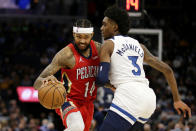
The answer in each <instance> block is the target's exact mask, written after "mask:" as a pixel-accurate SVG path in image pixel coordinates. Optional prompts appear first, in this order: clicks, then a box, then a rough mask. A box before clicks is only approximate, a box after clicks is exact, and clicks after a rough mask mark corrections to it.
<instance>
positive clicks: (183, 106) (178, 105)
mask: <svg viewBox="0 0 196 131" xmlns="http://www.w3.org/2000/svg"><path fill="white" fill-rule="evenodd" d="M174 108H175V109H176V110H177V112H178V114H179V115H181V111H182V112H183V114H184V115H183V116H184V117H186V112H187V113H188V115H189V118H190V117H191V109H190V108H189V107H188V106H187V104H185V103H184V102H183V101H176V102H174ZM180 110H181V111H180Z"/></svg>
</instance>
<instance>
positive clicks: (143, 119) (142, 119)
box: [139, 117, 148, 121]
mask: <svg viewBox="0 0 196 131" xmlns="http://www.w3.org/2000/svg"><path fill="white" fill-rule="evenodd" d="M139 119H140V120H141V121H148V119H146V118H142V117H139Z"/></svg>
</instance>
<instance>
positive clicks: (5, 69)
mask: <svg viewBox="0 0 196 131" xmlns="http://www.w3.org/2000/svg"><path fill="white" fill-rule="evenodd" d="M128 1H129V0H127V1H126V0H55V1H54V0H0V131H62V130H63V129H64V128H63V125H62V122H61V120H60V117H59V116H57V114H56V113H55V111H53V110H47V109H45V108H44V107H42V106H41V105H40V104H39V103H38V102H37V101H36V100H37V92H36V91H34V90H33V89H32V85H33V82H34V81H35V79H36V78H37V77H38V75H39V74H40V73H41V71H42V70H43V69H44V68H45V67H46V66H47V65H48V64H49V63H50V62H51V60H52V58H53V56H54V55H55V54H56V52H58V51H59V50H60V49H61V48H63V47H65V46H66V45H67V44H69V43H70V42H72V41H73V38H72V26H73V22H74V21H75V20H76V19H78V18H88V19H89V20H91V21H92V23H93V25H94V28H95V35H94V40H96V41H99V42H102V37H101V33H100V27H101V22H102V19H103V17H104V16H103V12H104V11H105V9H106V8H107V7H108V6H111V5H113V4H117V5H118V6H120V7H122V8H124V9H126V10H127V11H128V12H129V14H130V17H131V29H136V30H137V29H138V28H139V29H142V31H143V32H146V30H148V31H149V30H151V31H152V30H153V31H154V30H156V31H157V30H158V32H159V33H155V34H154V33H153V34H152V33H145V34H144V33H142V32H140V33H137V32H135V33H130V34H129V35H130V36H131V37H134V38H137V39H138V40H139V41H140V42H141V43H143V44H145V45H146V46H147V47H148V48H149V50H150V51H151V52H152V53H153V54H154V55H156V56H158V57H159V58H160V59H162V60H163V61H165V62H166V63H168V64H169V65H170V66H171V67H172V69H173V70H174V72H175V77H176V79H177V83H178V89H179V92H180V95H181V98H182V100H183V101H185V102H186V103H187V104H188V105H189V106H190V107H191V109H192V115H193V117H192V118H191V119H189V118H186V119H184V118H183V117H182V116H179V115H177V112H175V111H174V108H173V101H172V95H171V93H170V92H171V91H170V88H169V87H168V84H167V82H166V80H165V78H164V76H163V75H162V74H161V73H160V72H158V71H156V70H154V69H152V68H150V67H148V66H147V65H145V71H146V77H147V78H148V79H149V81H150V87H151V88H153V89H154V91H155V92H156V95H157V109H156V111H155V113H154V114H153V115H152V117H151V119H150V121H149V122H148V123H146V124H145V125H144V126H143V125H140V124H139V123H138V124H136V125H135V127H134V129H133V130H134V131H196V107H195V106H196V99H195V93H196V89H195V88H196V51H195V49H196V42H195V40H194V37H195V34H196V15H195V13H194V12H195V11H194V9H195V6H196V1H193V0H190V1H186V0H178V1H176V0H164V1H163V0H135V1H132V0H130V1H129V4H127V3H126V2H128ZM126 4H127V6H126ZM131 29H130V31H131ZM148 31H147V32H148ZM149 32H150V31H149ZM160 32H161V34H162V35H160ZM160 43H161V44H160ZM160 55H161V56H160ZM59 76H60V75H59V72H58V73H57V77H58V78H59ZM25 89H28V90H25ZM112 98H113V92H112V91H111V90H110V89H105V88H103V87H100V88H98V96H97V100H96V101H95V114H94V120H93V121H92V128H91V131H97V130H98V129H99V127H100V125H101V123H102V121H103V118H104V116H105V114H106V111H107V109H108V107H109V105H110V103H111V101H112Z"/></svg>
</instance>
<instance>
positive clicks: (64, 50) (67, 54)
mask: <svg viewBox="0 0 196 131" xmlns="http://www.w3.org/2000/svg"><path fill="white" fill-rule="evenodd" d="M58 54H60V55H61V56H62V57H63V58H64V59H70V58H72V57H73V51H72V49H71V48H70V47H69V46H66V47H64V48H62V49H61V50H60V51H59V52H58Z"/></svg>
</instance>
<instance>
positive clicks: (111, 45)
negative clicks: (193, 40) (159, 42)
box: [97, 6, 191, 131]
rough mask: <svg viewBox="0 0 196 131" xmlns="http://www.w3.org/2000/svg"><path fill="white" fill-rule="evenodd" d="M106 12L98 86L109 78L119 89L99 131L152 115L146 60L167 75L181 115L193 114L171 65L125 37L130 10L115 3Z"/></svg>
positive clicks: (123, 128)
mask: <svg viewBox="0 0 196 131" xmlns="http://www.w3.org/2000/svg"><path fill="white" fill-rule="evenodd" d="M104 15H105V17H104V19H103V22H102V27H101V31H102V35H103V37H104V39H105V42H104V44H103V46H102V48H101V54H100V60H101V63H100V70H99V73H98V76H97V85H101V86H103V85H104V84H106V83H108V82H109V81H110V83H111V84H112V85H113V86H114V87H115V88H116V90H115V94H114V99H113V101H112V104H111V106H110V110H109V111H108V113H107V116H106V118H105V120H104V122H103V124H102V126H101V128H100V131H127V130H129V129H130V128H131V127H132V125H134V123H135V122H136V121H138V122H141V123H145V122H147V121H148V119H149V118H150V116H151V115H152V114H153V112H154V110H155V108H156V96H155V93H154V91H153V90H152V89H151V88H149V81H148V80H147V79H146V78H145V72H144V69H143V62H146V63H147V64H148V65H150V66H151V67H153V68H155V69H156V70H158V71H160V72H162V73H163V74H164V76H165V78H166V79H167V82H168V84H169V86H170V87H171V91H172V95H173V101H174V108H175V109H176V110H177V112H178V113H179V114H180V113H181V111H182V112H183V115H184V117H186V113H188V115H189V117H191V109H190V108H189V107H188V106H187V105H186V104H185V103H184V102H183V101H181V98H180V96H179V93H178V89H177V84H176V80H175V77H174V73H173V70H172V69H171V68H170V67H169V65H167V64H166V63H164V62H163V61H160V60H159V59H157V58H156V57H155V56H153V55H152V54H151V53H150V52H149V51H148V49H147V48H146V47H145V46H144V45H142V44H140V43H139V42H138V41H137V40H135V39H133V38H131V37H129V36H126V35H127V32H128V30H129V16H128V14H127V12H126V11H125V10H122V9H120V8H118V7H115V6H112V7H109V8H108V9H107V10H106V11H105V13H104ZM108 77H109V79H108ZM163 93H164V92H163ZM180 110H181V111H180Z"/></svg>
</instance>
